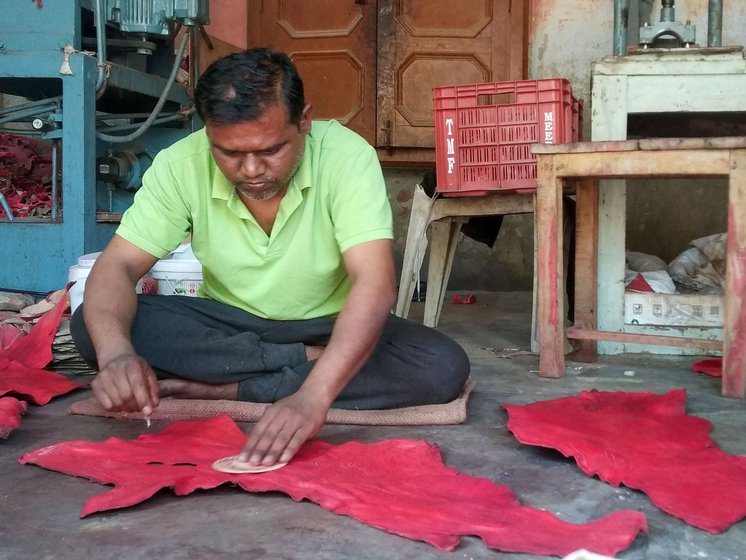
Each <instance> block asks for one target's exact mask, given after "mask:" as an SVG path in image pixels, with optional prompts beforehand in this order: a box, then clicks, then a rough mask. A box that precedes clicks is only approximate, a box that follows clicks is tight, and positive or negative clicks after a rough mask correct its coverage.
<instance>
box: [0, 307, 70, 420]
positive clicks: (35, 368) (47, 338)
mask: <svg viewBox="0 0 746 560" xmlns="http://www.w3.org/2000/svg"><path fill="white" fill-rule="evenodd" d="M67 305H68V304H67V297H66V296H64V297H62V298H61V299H60V301H59V302H58V303H57V304H56V305H55V306H54V308H52V309H51V310H50V311H48V312H47V313H45V314H44V315H42V316H41V318H40V319H39V321H37V323H36V325H34V328H33V329H31V332H30V333H29V334H27V335H26V336H19V337H18V338H16V339H15V340H13V342H12V343H11V344H10V346H8V347H7V348H4V349H3V350H2V351H0V395H5V394H8V393H13V394H15V395H20V396H22V397H26V398H29V399H30V400H31V401H32V402H34V403H36V404H39V405H42V404H47V403H48V402H49V401H50V400H51V399H52V398H53V397H56V396H59V395H64V394H65V393H69V392H70V391H72V390H74V389H77V388H79V387H81V386H82V385H79V384H77V383H73V382H72V381H70V380H69V379H68V378H67V377H65V376H64V375H60V374H58V373H54V372H51V371H46V370H44V369H42V368H43V367H44V366H46V365H47V364H48V363H49V362H51V361H52V358H53V354H52V341H53V340H54V335H55V333H56V332H57V329H58V328H59V326H60V319H61V318H62V314H63V313H64V311H65V309H66V308H67Z"/></svg>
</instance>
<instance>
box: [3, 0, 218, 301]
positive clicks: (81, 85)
mask: <svg viewBox="0 0 746 560" xmlns="http://www.w3.org/2000/svg"><path fill="white" fill-rule="evenodd" d="M3 12H4V13H3V16H2V18H0V96H2V100H3V104H2V105H0V134H8V133H12V134H14V135H28V136H29V137H35V138H38V139H42V140H45V141H49V142H51V158H52V179H51V182H52V186H51V190H52V193H51V197H52V208H51V214H50V215H49V217H44V218H28V217H26V218H23V217H14V216H12V215H11V216H8V210H9V208H8V207H7V204H3V206H2V208H3V209H4V210H5V212H4V213H3V214H2V217H0V291H2V290H3V289H9V290H25V291H29V292H47V291H51V290H54V289H58V288H61V287H63V286H64V285H65V283H66V281H67V274H68V269H69V267H70V266H72V265H74V264H76V262H77V259H78V257H79V256H81V255H84V254H87V253H91V252H94V251H100V250H101V249H102V248H103V247H104V246H105V245H106V243H107V242H108V241H109V239H111V236H112V235H113V232H114V230H115V229H116V224H117V221H118V217H119V216H120V215H121V212H123V211H124V210H125V209H126V208H127V207H128V206H129V205H130V204H131V202H132V197H133V196H134V192H135V191H136V190H137V188H139V186H140V184H141V183H140V178H141V176H142V173H143V172H144V171H145V170H146V169H147V168H148V166H149V165H150V162H151V161H152V158H153V157H154V156H155V154H156V153H157V152H158V151H159V150H160V149H162V148H164V147H165V146H168V145H170V144H172V143H173V142H175V141H176V140H178V139H179V138H182V137H184V136H186V135H187V134H189V133H190V132H192V131H193V130H195V129H196V128H198V127H199V126H200V125H199V123H198V122H196V121H197V119H196V118H195V117H194V116H193V109H192V103H191V85H192V83H193V82H194V80H195V78H196V64H195V60H194V58H195V57H194V53H195V52H196V48H195V45H194V41H195V40H196V36H197V35H198V34H197V33H195V32H194V29H195V27H200V26H202V25H204V24H206V23H208V19H209V18H208V0H33V1H32V0H16V1H13V2H5V3H3ZM174 51H176V53H175V52H174ZM185 52H187V53H190V56H189V57H188V60H189V66H190V67H189V68H188V69H187V73H186V74H185V76H186V80H184V79H177V78H179V73H180V72H182V75H184V74H183V70H180V64H181V63H182V60H183V54H184V53H185ZM185 82H186V83H185ZM9 101H11V102H9ZM0 148H2V146H0ZM3 202H5V201H4V200H3V199H2V197H0V204H2V203H3ZM11 214H12V213H11Z"/></svg>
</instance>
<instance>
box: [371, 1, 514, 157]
mask: <svg viewBox="0 0 746 560" xmlns="http://www.w3.org/2000/svg"><path fill="white" fill-rule="evenodd" d="M456 6H457V7H456ZM524 10H525V8H524V2H523V0H461V1H459V2H458V3H456V2H454V1H453V0H379V2H378V115H377V124H378V126H377V128H378V131H377V135H376V141H377V145H379V146H382V147H388V148H409V147H433V146H434V145H435V135H434V129H433V95H432V89H433V88H434V87H437V86H443V85H455V84H467V83H475V82H497V81H508V80H517V79H521V78H522V77H524V63H523V50H524V47H523V39H524V23H525V16H526V14H525V11H524Z"/></svg>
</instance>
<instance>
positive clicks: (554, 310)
mask: <svg viewBox="0 0 746 560" xmlns="http://www.w3.org/2000/svg"><path fill="white" fill-rule="evenodd" d="M555 157H556V156H553V155H539V156H538V158H537V176H538V177H537V182H538V186H537V189H536V214H535V219H536V223H537V232H538V239H537V244H538V250H537V261H538V270H537V272H536V274H537V275H538V292H539V298H538V299H539V375H540V376H541V377H554V378H558V377H562V376H563V375H565V354H564V341H565V336H564V331H565V324H564V313H561V312H560V311H561V310H564V307H565V298H564V286H563V285H562V279H563V270H562V259H561V255H562V252H561V251H562V246H563V239H562V221H563V220H562V182H561V180H560V179H558V178H557V177H556V176H555V174H554V158H555Z"/></svg>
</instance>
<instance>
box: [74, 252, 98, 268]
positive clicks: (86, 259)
mask: <svg viewBox="0 0 746 560" xmlns="http://www.w3.org/2000/svg"><path fill="white" fill-rule="evenodd" d="M100 254H101V251H99V252H98V253H88V254H87V255H83V256H82V257H78V266H82V267H84V268H91V267H92V266H93V263H95V262H96V259H97V258H98V256H99V255H100Z"/></svg>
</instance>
